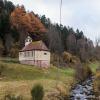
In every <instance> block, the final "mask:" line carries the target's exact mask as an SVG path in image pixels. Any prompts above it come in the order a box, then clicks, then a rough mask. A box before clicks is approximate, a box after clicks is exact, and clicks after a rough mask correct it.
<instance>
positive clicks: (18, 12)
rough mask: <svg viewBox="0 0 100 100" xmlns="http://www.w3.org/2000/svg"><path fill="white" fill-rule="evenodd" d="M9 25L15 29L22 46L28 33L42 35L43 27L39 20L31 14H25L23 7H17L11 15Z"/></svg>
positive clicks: (44, 30)
mask: <svg viewBox="0 0 100 100" xmlns="http://www.w3.org/2000/svg"><path fill="white" fill-rule="evenodd" d="M10 20H11V25H12V28H16V29H17V30H18V32H19V33H20V35H19V38H20V39H19V40H20V45H21V47H23V46H24V40H25V38H26V36H27V35H28V33H34V34H35V33H36V34H38V33H44V32H46V29H45V27H44V26H43V24H42V23H41V21H40V20H39V18H38V17H37V16H36V15H35V14H34V13H33V12H29V13H28V12H26V11H25V8H24V6H18V7H16V8H15V10H14V11H13V12H12V13H11V17H10Z"/></svg>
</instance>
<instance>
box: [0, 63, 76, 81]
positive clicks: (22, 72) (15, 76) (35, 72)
mask: <svg viewBox="0 0 100 100" xmlns="http://www.w3.org/2000/svg"><path fill="white" fill-rule="evenodd" d="M0 64H4V66H5V70H4V72H3V76H4V77H5V78H4V79H3V80H4V81H9V80H10V81H11V80H33V79H34V80H35V79H53V80H55V79H57V78H59V80H61V81H63V79H64V78H65V79H66V77H72V76H73V75H74V70H73V69H71V68H66V69H65V68H63V69H60V68H56V67H51V68H49V69H41V68H37V67H35V66H29V65H22V64H18V63H13V62H0ZM58 76H59V77H58ZM65 79H64V80H65Z"/></svg>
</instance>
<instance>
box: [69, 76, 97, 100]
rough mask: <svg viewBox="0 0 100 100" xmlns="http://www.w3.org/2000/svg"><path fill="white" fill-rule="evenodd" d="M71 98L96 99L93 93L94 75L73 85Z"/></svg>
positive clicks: (77, 99)
mask: <svg viewBox="0 0 100 100" xmlns="http://www.w3.org/2000/svg"><path fill="white" fill-rule="evenodd" d="M70 100H95V95H94V93H93V77H90V78H88V79H87V80H85V81H84V82H83V83H79V84H77V85H76V86H75V87H73V89H72V91H71V95H70Z"/></svg>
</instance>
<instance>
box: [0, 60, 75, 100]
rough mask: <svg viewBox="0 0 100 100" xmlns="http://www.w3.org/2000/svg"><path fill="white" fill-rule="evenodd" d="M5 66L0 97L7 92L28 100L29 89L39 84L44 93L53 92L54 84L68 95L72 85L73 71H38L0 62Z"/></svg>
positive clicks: (53, 69) (31, 67) (16, 64)
mask: <svg viewBox="0 0 100 100" xmlns="http://www.w3.org/2000/svg"><path fill="white" fill-rule="evenodd" d="M0 64H4V65H5V70H4V72H3V76H4V78H3V79H2V80H1V81H0V97H2V96H3V95H4V94H5V93H6V92H7V91H10V92H13V93H18V94H21V95H23V96H24V97H25V98H24V100H25V99H26V100H29V98H30V89H31V88H32V86H33V85H34V84H35V83H41V84H42V85H43V86H44V89H45V91H46V92H47V91H53V90H54V89H55V87H56V84H57V83H58V84H60V85H62V86H65V84H66V90H67V93H69V90H70V87H71V84H72V83H73V76H74V70H72V69H70V68H68V69H58V68H56V67H51V68H49V69H40V68H37V67H35V66H34V67H33V66H29V65H21V64H18V63H13V62H0Z"/></svg>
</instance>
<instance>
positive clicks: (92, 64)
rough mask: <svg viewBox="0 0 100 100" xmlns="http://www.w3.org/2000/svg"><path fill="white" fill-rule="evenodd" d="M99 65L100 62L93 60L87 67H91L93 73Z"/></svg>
mask: <svg viewBox="0 0 100 100" xmlns="http://www.w3.org/2000/svg"><path fill="white" fill-rule="evenodd" d="M99 66H100V62H98V61H95V62H91V63H90V64H89V67H90V68H91V70H92V72H93V73H96V69H97V68H98V67H99Z"/></svg>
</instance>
